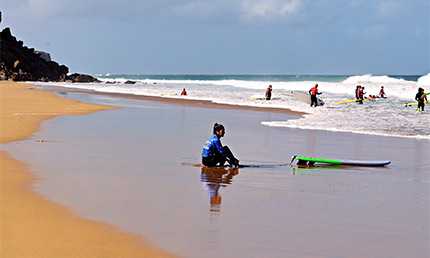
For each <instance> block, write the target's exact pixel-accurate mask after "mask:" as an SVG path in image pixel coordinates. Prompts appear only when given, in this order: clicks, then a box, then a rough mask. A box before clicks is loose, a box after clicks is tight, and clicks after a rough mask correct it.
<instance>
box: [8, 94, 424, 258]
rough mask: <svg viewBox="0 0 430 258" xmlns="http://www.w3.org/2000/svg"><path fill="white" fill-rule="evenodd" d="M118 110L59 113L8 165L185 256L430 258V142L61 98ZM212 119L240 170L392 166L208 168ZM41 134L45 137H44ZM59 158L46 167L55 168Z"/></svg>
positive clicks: (148, 104) (15, 150) (230, 114)
mask: <svg viewBox="0 0 430 258" xmlns="http://www.w3.org/2000/svg"><path fill="white" fill-rule="evenodd" d="M59 94H60V95H61V96H62V97H64V98H70V99H74V100H80V101H84V102H87V103H97V104H108V105H114V106H119V107H122V109H116V110H109V111H103V112H98V113H95V114H89V115H85V116H65V117H63V116H62V117H57V118H55V119H51V120H48V121H45V122H43V123H42V126H41V128H40V130H39V131H38V132H36V133H35V134H34V135H33V136H32V137H31V138H30V139H29V140H26V141H20V142H19V144H7V145H6V146H5V149H6V150H7V151H8V152H10V153H11V155H13V157H15V158H18V159H20V160H23V161H25V162H26V163H29V164H31V167H32V168H33V169H34V171H36V173H37V176H38V177H41V178H43V180H40V181H37V182H36V183H34V184H33V188H34V189H35V190H36V191H37V192H38V193H40V194H42V195H44V196H46V197H47V198H49V199H51V200H54V201H55V202H58V203H61V204H64V205H67V206H69V207H71V208H72V209H73V210H74V211H76V212H77V214H79V216H82V217H83V218H86V219H89V220H93V221H101V222H105V223H108V224H111V225H115V226H117V227H119V228H121V229H122V230H125V231H129V232H132V233H135V234H138V235H143V236H146V237H147V239H148V241H150V242H151V243H153V244H154V245H156V246H160V247H162V248H163V249H165V250H168V251H170V252H172V253H176V254H179V255H182V256H184V257H219V256H227V257H428V256H429V245H428V243H429V239H430V237H429V235H430V234H429V202H430V190H429V184H430V173H429V171H430V165H429V163H428V157H429V156H430V148H429V141H427V140H418V139H407V138H399V137H381V136H371V135H360V134H351V133H334V132H326V131H316V130H300V129H288V128H271V127H267V126H263V125H261V121H273V120H286V119H297V118H299V117H300V116H299V115H297V114H294V113H284V112H282V113H279V112H270V110H259V111H256V110H244V109H236V108H235V107H231V108H228V107H225V108H224V107H223V108H221V109H220V108H217V106H216V105H209V106H206V105H200V104H199V107H196V106H195V105H188V104H187V102H181V101H174V102H164V101H163V99H159V98H157V99H142V98H139V97H133V98H131V97H130V96H124V95H118V94H108V95H106V94H94V93H91V94H88V93H84V92H80V91H79V92H74V91H69V90H66V89H64V90H60V91H59ZM214 122H220V123H223V124H224V125H225V126H226V131H227V133H226V136H225V138H223V140H222V142H223V144H225V145H228V146H229V147H230V148H231V149H232V150H233V152H234V153H235V154H236V156H237V157H238V158H239V159H240V160H241V163H244V164H262V165H264V164H282V163H288V162H289V161H290V159H291V156H292V155H295V154H298V155H303V156H315V157H325V158H337V159H362V160H387V159H388V160H391V161H392V164H390V165H389V166H387V167H383V168H359V167H314V168H298V167H296V166H289V165H286V166H279V167H266V168H264V167H262V168H243V169H238V170H231V169H230V170H229V169H227V170H217V169H215V170H213V169H205V168H199V167H194V166H186V165H182V163H183V162H189V163H199V162H200V152H201V148H202V145H203V143H204V141H205V140H206V139H207V138H209V137H210V136H211V131H212V125H213V123H214ZM40 139H42V140H43V141H42V142H40ZM53 159H55V160H56V162H55V163H53V162H52V160H53Z"/></svg>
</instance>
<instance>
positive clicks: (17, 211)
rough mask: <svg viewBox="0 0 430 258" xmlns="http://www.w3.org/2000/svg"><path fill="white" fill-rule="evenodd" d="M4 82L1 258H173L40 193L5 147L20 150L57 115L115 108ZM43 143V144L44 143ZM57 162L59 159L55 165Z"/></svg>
mask: <svg viewBox="0 0 430 258" xmlns="http://www.w3.org/2000/svg"><path fill="white" fill-rule="evenodd" d="M28 86H29V85H25V84H18V83H10V82H0V105H1V106H0V111H1V113H0V115H1V128H0V137H1V138H0V143H2V150H1V152H0V165H1V167H0V179H1V181H0V198H1V199H0V203H1V207H0V208H1V209H0V256H1V257H169V256H170V255H169V254H168V253H167V252H164V251H161V250H158V249H157V248H154V247H153V246H151V245H149V244H146V243H145V242H144V241H143V238H142V236H138V235H135V234H132V233H128V232H125V231H123V230H120V229H119V228H116V227H114V226H111V225H108V224H105V223H101V222H97V221H91V220H84V219H80V218H78V215H77V214H76V213H75V212H74V211H71V210H70V209H69V208H66V207H64V206H62V205H59V204H56V203H54V202H52V201H49V200H48V199H47V198H45V197H42V196H40V195H39V194H36V193H35V192H34V191H33V190H32V188H31V185H32V184H34V183H35V182H37V181H39V180H43V179H41V178H39V177H37V176H35V174H34V171H33V170H32V166H31V165H28V164H25V163H23V162H21V161H18V160H16V159H13V158H12V157H10V154H9V153H7V152H6V151H3V149H4V143H7V142H9V143H11V144H15V145H19V143H20V141H22V140H24V139H26V138H28V137H31V135H33V134H34V133H35V132H36V131H37V130H38V129H39V126H40V123H41V122H42V121H44V120H47V119H52V118H53V117H55V116H59V115H61V116H63V115H82V114H88V113H93V112H97V111H101V110H108V109H112V108H113V107H110V106H103V105H94V104H86V103H81V102H78V101H75V100H68V99H63V98H59V97H57V96H56V95H55V94H52V93H48V92H41V91H35V90H28V89H26V87H28ZM40 142H43V141H40ZM53 162H54V163H55V159H54V160H51V161H50V163H53Z"/></svg>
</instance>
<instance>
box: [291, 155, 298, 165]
mask: <svg viewBox="0 0 430 258" xmlns="http://www.w3.org/2000/svg"><path fill="white" fill-rule="evenodd" d="M296 157H297V156H296V155H294V156H292V157H291V162H290V165H291V164H293V161H294V160H295V159H296Z"/></svg>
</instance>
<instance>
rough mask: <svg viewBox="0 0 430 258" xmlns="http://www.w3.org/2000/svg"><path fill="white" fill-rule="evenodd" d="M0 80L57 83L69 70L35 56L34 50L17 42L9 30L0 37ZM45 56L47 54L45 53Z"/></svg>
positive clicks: (4, 31)
mask: <svg viewBox="0 0 430 258" xmlns="http://www.w3.org/2000/svg"><path fill="white" fill-rule="evenodd" d="M0 45H1V48H0V69H1V70H0V79H1V80H14V81H59V80H60V77H61V76H64V75H65V74H67V73H68V72H69V68H67V67H66V66H64V65H59V64H58V63H57V62H54V61H47V60H46V59H47V58H45V59H44V58H41V54H40V53H38V54H36V53H35V52H34V48H28V47H25V46H24V43H23V42H22V41H17V40H16V38H15V37H14V36H12V33H11V31H10V29H9V28H5V29H3V31H2V32H1V35H0ZM46 54H47V53H46Z"/></svg>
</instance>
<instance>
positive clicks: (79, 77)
mask: <svg viewBox="0 0 430 258" xmlns="http://www.w3.org/2000/svg"><path fill="white" fill-rule="evenodd" d="M69 80H70V81H72V82H84V83H85V82H100V81H99V80H98V79H97V78H94V77H93V76H91V75H88V74H79V73H74V74H71V75H67V76H66V77H65V81H69Z"/></svg>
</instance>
